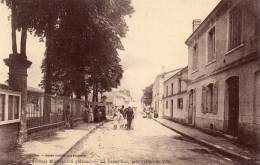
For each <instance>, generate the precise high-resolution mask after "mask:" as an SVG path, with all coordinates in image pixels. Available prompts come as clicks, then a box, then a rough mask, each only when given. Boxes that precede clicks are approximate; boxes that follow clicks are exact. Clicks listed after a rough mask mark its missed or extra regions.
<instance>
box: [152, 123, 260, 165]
mask: <svg viewBox="0 0 260 165" xmlns="http://www.w3.org/2000/svg"><path fill="white" fill-rule="evenodd" d="M153 120H154V121H156V122H158V123H159V124H161V125H163V126H165V127H167V128H169V129H170V130H172V131H174V132H177V133H178V134H180V135H182V136H184V137H187V138H189V139H192V140H194V141H196V142H198V143H199V144H201V145H204V146H207V147H210V148H213V149H214V150H216V151H218V152H219V153H221V154H225V155H228V156H229V157H232V158H235V159H238V160H241V161H243V162H244V163H249V162H250V163H251V164H257V165H260V164H259V163H258V162H255V161H254V159H253V158H251V157H248V156H245V155H241V154H238V153H235V152H232V151H227V150H225V148H223V147H221V146H218V145H215V144H212V143H209V142H207V141H205V140H202V139H199V138H194V137H192V136H190V135H188V134H186V133H183V132H181V131H179V130H177V129H174V128H172V127H170V126H168V125H166V124H164V123H162V122H160V121H158V120H156V119H153Z"/></svg>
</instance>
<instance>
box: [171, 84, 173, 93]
mask: <svg viewBox="0 0 260 165" xmlns="http://www.w3.org/2000/svg"><path fill="white" fill-rule="evenodd" d="M171 95H173V83H171Z"/></svg>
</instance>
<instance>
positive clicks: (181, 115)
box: [163, 68, 188, 123]
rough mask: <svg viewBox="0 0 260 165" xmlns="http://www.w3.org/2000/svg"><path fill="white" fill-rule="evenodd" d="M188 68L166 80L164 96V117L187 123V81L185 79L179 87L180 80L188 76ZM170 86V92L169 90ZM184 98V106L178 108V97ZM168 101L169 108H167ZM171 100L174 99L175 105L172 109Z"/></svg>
mask: <svg viewBox="0 0 260 165" xmlns="http://www.w3.org/2000/svg"><path fill="white" fill-rule="evenodd" d="M187 74H188V70H187V68H185V69H183V70H181V71H179V72H178V73H176V74H175V75H173V76H172V77H171V78H169V79H168V80H166V81H165V82H164V85H163V87H164V98H163V104H164V107H163V111H164V117H165V118H168V119H171V120H174V121H177V122H180V123H187V117H188V114H187V113H188V112H187V99H188V95H187V83H186V82H185V81H183V80H182V81H181V89H179V80H180V79H185V78H187ZM171 84H173V93H172V85H171ZM167 86H168V92H167ZM167 93H168V95H167ZM179 98H182V99H183V108H178V99H179ZM166 101H168V108H166ZM171 101H173V107H172V109H171Z"/></svg>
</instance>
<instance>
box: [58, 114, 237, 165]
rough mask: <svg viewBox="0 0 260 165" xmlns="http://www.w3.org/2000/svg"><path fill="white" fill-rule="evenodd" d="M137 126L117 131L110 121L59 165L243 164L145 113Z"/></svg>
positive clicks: (136, 122) (138, 118) (135, 124)
mask: <svg viewBox="0 0 260 165" xmlns="http://www.w3.org/2000/svg"><path fill="white" fill-rule="evenodd" d="M134 128H135V129H134V130H130V131H128V130H124V129H120V130H118V129H117V130H114V129H113V123H112V122H109V123H107V124H105V125H104V126H103V127H101V128H100V129H98V130H97V131H96V132H94V133H93V134H91V135H90V136H89V137H87V138H86V139H84V140H83V141H81V142H80V143H79V144H78V145H77V146H75V147H74V148H73V150H71V151H70V152H69V153H68V154H67V155H66V156H65V157H64V158H63V159H62V160H61V161H60V163H58V164H111V165H112V164H115V165H116V164H120V165H121V164H136V165H139V164H159V165H161V164H173V165H175V164H176V165H181V164H185V165H186V164H188V165H189V164H191V165H196V164H198V165H203V164H207V165H214V164H216V165H219V164H223V165H229V164H236V165H237V164H240V163H239V162H237V161H235V160H232V159H230V158H228V157H225V156H223V155H220V154H218V153H216V152H215V151H213V150H211V149H209V148H206V147H204V146H201V145H199V144H197V143H195V142H194V141H191V140H190V139H187V138H185V137H183V136H181V135H179V134H177V133H175V132H173V131H171V130H169V129H168V128H165V127H164V126H162V125H160V124H158V123H156V122H155V121H153V120H151V119H146V118H142V117H141V115H137V117H136V119H135V121H134Z"/></svg>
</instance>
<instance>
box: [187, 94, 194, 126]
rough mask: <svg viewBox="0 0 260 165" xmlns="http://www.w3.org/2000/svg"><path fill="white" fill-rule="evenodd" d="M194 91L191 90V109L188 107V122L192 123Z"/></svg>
mask: <svg viewBox="0 0 260 165" xmlns="http://www.w3.org/2000/svg"><path fill="white" fill-rule="evenodd" d="M193 95H194V92H193V90H190V92H189V109H188V124H192V119H193V97H194V96H193Z"/></svg>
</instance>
